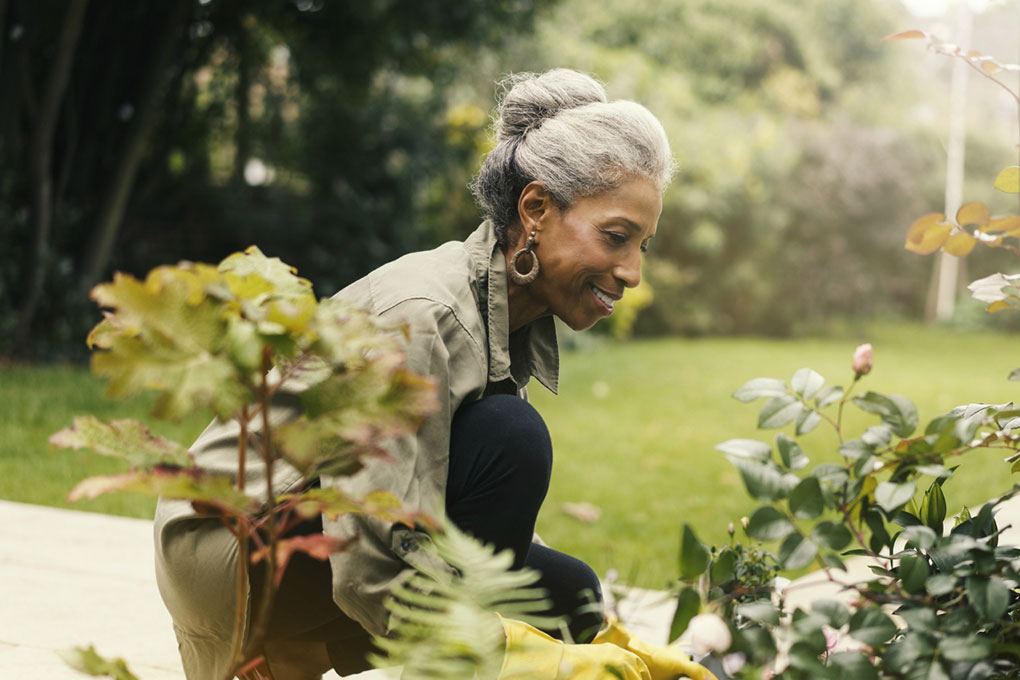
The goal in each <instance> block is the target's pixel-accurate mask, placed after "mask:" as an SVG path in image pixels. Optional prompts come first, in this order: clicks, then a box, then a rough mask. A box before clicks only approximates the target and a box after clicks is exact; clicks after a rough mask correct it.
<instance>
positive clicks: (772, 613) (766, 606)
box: [736, 600, 779, 626]
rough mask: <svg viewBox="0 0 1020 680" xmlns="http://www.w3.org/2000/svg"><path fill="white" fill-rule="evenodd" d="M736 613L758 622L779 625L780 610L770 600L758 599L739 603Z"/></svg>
mask: <svg viewBox="0 0 1020 680" xmlns="http://www.w3.org/2000/svg"><path fill="white" fill-rule="evenodd" d="M736 613H737V614H738V615H740V616H743V617H744V618H746V619H750V620H751V621H756V622H758V623H768V624H771V625H773V626H778V625H779V610H778V609H776V607H775V605H773V604H772V603H771V602H770V601H768V600H757V601H755V602H747V603H745V604H740V605H737V609H736Z"/></svg>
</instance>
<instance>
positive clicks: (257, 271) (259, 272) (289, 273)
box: [219, 246, 312, 297]
mask: <svg viewBox="0 0 1020 680" xmlns="http://www.w3.org/2000/svg"><path fill="white" fill-rule="evenodd" d="M219 271H221V272H230V273H233V274H235V275H236V276H237V277H240V279H232V280H233V281H235V283H240V282H241V281H243V282H244V283H243V286H242V289H243V290H244V294H245V295H258V290H259V288H261V287H262V286H261V285H260V284H259V283H257V282H256V281H252V280H251V279H250V278H248V277H250V276H252V275H255V276H257V277H258V278H261V279H262V280H263V281H265V282H266V283H268V284H269V289H270V290H272V291H273V294H274V295H279V296H283V297H301V296H303V295H308V294H309V293H311V290H312V284H311V282H309V281H308V279H303V278H301V277H299V276H297V269H295V268H294V267H291V266H290V265H288V264H286V263H284V262H283V261H282V260H280V258H278V257H266V256H265V255H264V254H263V253H262V251H261V250H259V249H258V247H257V246H249V247H248V249H247V250H245V251H244V253H233V254H232V255H229V256H227V257H226V258H224V259H223V261H222V262H220V265H219ZM236 292H238V291H236V290H235V293H236Z"/></svg>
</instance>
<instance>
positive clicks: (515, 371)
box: [465, 220, 560, 394]
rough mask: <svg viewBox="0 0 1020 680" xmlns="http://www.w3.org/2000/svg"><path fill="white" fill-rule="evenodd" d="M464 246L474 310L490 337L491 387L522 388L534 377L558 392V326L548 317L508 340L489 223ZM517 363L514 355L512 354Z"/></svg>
mask: <svg viewBox="0 0 1020 680" xmlns="http://www.w3.org/2000/svg"><path fill="white" fill-rule="evenodd" d="M465 245H466V246H467V248H468V252H469V254H470V257H471V267H472V271H473V273H474V279H475V281H476V282H477V286H478V290H477V291H476V296H477V299H478V309H479V311H480V312H481V313H482V316H483V318H485V320H486V324H487V326H488V332H489V348H488V349H489V382H492V383H496V382H501V381H503V380H506V379H508V378H510V379H512V380H513V381H514V382H515V383H516V384H517V386H518V388H520V387H524V386H525V385H526V384H527V382H528V379H529V378H530V377H532V376H534V378H535V379H536V380H538V382H540V383H542V385H544V386H545V387H546V388H547V389H548V390H549V391H550V392H552V393H553V394H556V392H557V390H558V389H559V372H560V355H559V348H558V346H557V343H556V323H555V321H554V320H553V317H551V316H547V317H544V318H541V319H538V320H536V321H533V322H531V323H530V324H528V325H527V326H524V327H523V328H521V329H519V330H517V331H515V332H514V333H513V337H511V334H510V310H509V304H508V299H509V298H508V292H507V276H506V256H505V255H504V253H503V250H502V249H501V248H500V247H499V244H498V243H497V242H496V233H495V230H494V229H493V227H492V223H491V222H489V221H488V220H486V221H485V222H483V223H482V224H481V226H479V227H478V229H476V230H475V231H474V233H472V234H471V235H470V236H469V237H468V238H467V240H466V241H465ZM511 347H513V348H514V349H517V348H519V350H520V359H521V361H519V362H517V363H516V364H514V365H511V363H512V362H511V360H510V355H511V351H512V350H511ZM514 355H515V358H518V354H517V352H516V351H515V352H514Z"/></svg>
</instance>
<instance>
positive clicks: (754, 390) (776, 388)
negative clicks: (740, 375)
mask: <svg viewBox="0 0 1020 680" xmlns="http://www.w3.org/2000/svg"><path fill="white" fill-rule="evenodd" d="M785 394H786V383H784V382H783V381H782V380H776V379H775V378H753V379H751V380H748V381H747V382H746V383H744V384H743V385H741V387H740V389H738V390H737V391H736V392H734V393H733V398H734V399H739V400H740V401H743V402H748V401H754V400H755V399H757V398H758V397H780V396H783V395H785Z"/></svg>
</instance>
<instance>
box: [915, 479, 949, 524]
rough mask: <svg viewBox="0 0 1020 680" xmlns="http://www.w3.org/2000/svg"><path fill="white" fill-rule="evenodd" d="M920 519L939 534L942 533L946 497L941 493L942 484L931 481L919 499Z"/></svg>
mask: <svg viewBox="0 0 1020 680" xmlns="http://www.w3.org/2000/svg"><path fill="white" fill-rule="evenodd" d="M920 512H921V521H922V522H924V523H925V525H926V526H928V527H929V528H931V530H932V531H934V532H935V533H936V534H938V535H939V536H941V535H942V523H943V522H944V521H945V519H946V497H945V494H943V493H942V485H941V484H939V483H938V481H935V482H932V483H931V486H929V487H928V490H927V491H925V492H924V498H923V499H921V511H920Z"/></svg>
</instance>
